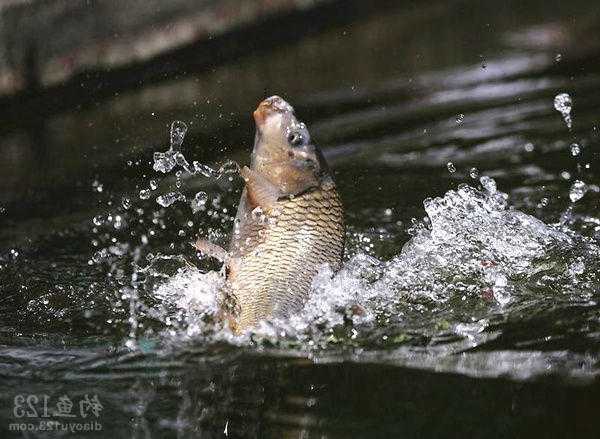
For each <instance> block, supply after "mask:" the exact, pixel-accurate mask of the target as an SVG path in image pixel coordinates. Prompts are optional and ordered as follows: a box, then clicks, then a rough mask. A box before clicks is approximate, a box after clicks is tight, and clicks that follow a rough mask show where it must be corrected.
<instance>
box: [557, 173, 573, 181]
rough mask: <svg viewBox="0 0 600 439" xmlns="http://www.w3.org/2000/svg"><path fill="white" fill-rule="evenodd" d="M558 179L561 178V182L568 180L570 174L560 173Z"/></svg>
mask: <svg viewBox="0 0 600 439" xmlns="http://www.w3.org/2000/svg"><path fill="white" fill-rule="evenodd" d="M560 178H562V179H563V180H570V179H571V173H570V172H568V171H562V172H561V173H560Z"/></svg>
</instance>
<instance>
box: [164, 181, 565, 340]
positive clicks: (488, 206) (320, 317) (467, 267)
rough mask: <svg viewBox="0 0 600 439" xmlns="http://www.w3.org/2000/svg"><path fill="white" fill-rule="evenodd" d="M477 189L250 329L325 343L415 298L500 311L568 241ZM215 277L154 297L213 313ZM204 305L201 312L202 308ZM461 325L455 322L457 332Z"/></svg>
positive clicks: (431, 209)
mask: <svg viewBox="0 0 600 439" xmlns="http://www.w3.org/2000/svg"><path fill="white" fill-rule="evenodd" d="M481 183H482V186H483V187H484V190H483V191H482V190H477V189H475V188H473V187H471V186H468V185H461V186H460V187H459V188H458V189H457V190H452V191H449V192H448V193H446V195H445V196H444V197H441V198H434V199H428V200H426V201H425V202H424V205H425V210H426V212H427V216H428V218H427V220H426V221H424V222H422V223H419V224H418V225H417V226H416V227H414V228H413V238H412V239H411V240H410V241H409V242H407V243H406V245H405V246H404V248H403V249H402V251H401V253H400V254H399V255H397V256H396V257H394V258H393V259H392V260H390V261H388V262H382V261H380V260H378V259H376V258H374V257H371V256H367V255H364V254H357V255H355V256H353V257H352V258H351V259H350V260H349V261H347V262H346V263H345V264H344V266H343V268H342V269H341V270H340V271H339V272H338V273H337V274H335V275H334V274H333V273H332V271H331V269H330V268H329V267H327V266H325V267H323V269H322V270H321V271H320V272H319V274H318V275H317V277H316V278H315V279H314V281H313V286H312V292H311V295H310V298H309V300H308V301H307V303H306V305H305V307H304V309H303V311H302V312H300V313H297V314H295V315H293V316H291V317H289V318H287V319H275V320H273V321H271V322H263V324H261V325H259V327H258V328H256V329H255V330H254V331H253V332H254V333H256V334H260V335H261V336H264V337H267V338H269V339H271V340H273V339H279V338H280V337H282V336H283V337H284V338H289V337H292V338H295V339H297V340H300V341H304V342H307V343H308V344H309V345H310V344H311V343H324V342H325V343H326V340H329V338H328V337H330V336H331V334H332V331H334V329H335V328H336V327H339V326H342V325H348V324H350V325H351V326H352V327H355V326H357V325H358V326H360V325H372V324H374V322H375V321H376V320H377V319H378V318H380V317H381V315H388V316H396V317H399V316H400V315H401V313H400V314H399V311H398V308H397V307H398V306H399V304H404V305H406V304H407V303H408V304H410V303H419V302H420V301H422V300H423V299H426V300H430V301H433V303H437V304H440V306H441V305H443V304H444V303H446V302H448V301H450V300H453V299H454V300H455V299H456V298H457V297H462V298H463V299H462V300H465V299H468V300H471V299H472V300H477V301H479V302H482V303H487V304H489V305H490V306H491V305H494V304H495V306H500V307H504V306H507V305H508V304H510V303H511V302H512V300H513V298H514V294H515V291H517V289H518V288H519V285H520V282H522V281H523V279H524V278H526V277H528V276H534V275H535V274H536V273H538V272H541V271H543V270H547V269H548V264H549V263H548V261H547V255H548V252H549V251H551V250H552V249H554V248H557V247H559V248H561V249H563V250H568V249H569V248H570V247H571V246H572V240H571V238H570V237H569V235H567V234H565V233H563V232H562V231H560V230H558V229H555V228H554V227H551V226H548V225H546V224H544V223H543V222H541V221H540V220H538V219H536V218H534V217H532V216H529V215H526V214H524V213H522V212H519V211H516V210H512V209H508V208H507V207H506V198H507V195H506V194H504V193H502V192H499V191H498V190H497V189H496V183H495V181H494V180H493V179H491V178H489V177H485V176H484V177H481ZM222 281H223V280H222V278H219V277H215V273H212V274H211V273H208V274H199V273H194V270H193V269H192V270H191V271H187V272H185V273H182V274H178V275H177V276H175V277H174V278H173V279H171V280H169V281H167V283H166V284H165V285H163V286H161V289H160V291H162V293H161V295H162V296H163V297H168V295H166V294H165V293H164V292H166V291H169V292H170V294H174V295H177V297H178V298H177V304H178V305H180V306H183V307H184V308H185V309H187V307H188V304H189V302H190V301H195V304H196V305H195V309H196V310H197V309H200V308H202V307H204V308H206V309H212V310H214V309H216V308H215V305H214V303H215V302H214V300H215V299H214V296H211V294H213V293H215V292H216V291H218V288H219V287H218V286H217V284H218V285H222ZM209 296H210V297H209ZM204 300H206V303H204V302H203V301H204ZM204 308H203V309H204ZM206 309H205V310H204V311H202V313H206V312H209V311H206ZM486 324H487V323H486ZM457 325H458V324H457ZM481 325H483V326H485V324H483V323H481V322H479V323H478V326H477V328H478V331H481V330H482V326H481ZM358 326H357V327H358ZM467 326H468V327H469V328H470V327H471V326H472V325H471V326H469V325H467ZM467 326H465V325H463V326H456V327H455V329H456V331H457V334H458V333H459V332H460V331H459V329H460V330H461V328H463V329H464V328H466V327H467ZM186 331H187V330H186ZM194 331H196V332H197V328H196V329H194ZM352 331H354V333H355V334H358V332H356V330H355V329H352ZM463 332H464V331H463ZM458 335H460V334H458ZM353 336H354V335H353ZM315 340H316V341H315ZM324 340H325V341H324Z"/></svg>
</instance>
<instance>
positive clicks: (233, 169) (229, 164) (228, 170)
mask: <svg viewBox="0 0 600 439" xmlns="http://www.w3.org/2000/svg"><path fill="white" fill-rule="evenodd" d="M239 171H240V166H239V165H238V164H237V163H236V162H234V161H233V160H227V161H226V162H225V163H223V165H222V166H221V167H220V168H219V171H218V174H219V177H221V176H222V175H227V174H236V173H238V172H239Z"/></svg>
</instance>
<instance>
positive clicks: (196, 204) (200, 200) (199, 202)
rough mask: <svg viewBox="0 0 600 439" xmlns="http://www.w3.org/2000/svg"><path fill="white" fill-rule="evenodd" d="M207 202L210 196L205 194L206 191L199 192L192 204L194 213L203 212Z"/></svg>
mask: <svg viewBox="0 0 600 439" xmlns="http://www.w3.org/2000/svg"><path fill="white" fill-rule="evenodd" d="M207 201H208V194H207V193H206V192H204V191H200V192H197V193H196V195H195V196H194V199H193V200H192V203H191V207H192V212H193V213H196V212H198V211H199V210H201V209H202V208H203V207H204V206H205V205H206V202H207Z"/></svg>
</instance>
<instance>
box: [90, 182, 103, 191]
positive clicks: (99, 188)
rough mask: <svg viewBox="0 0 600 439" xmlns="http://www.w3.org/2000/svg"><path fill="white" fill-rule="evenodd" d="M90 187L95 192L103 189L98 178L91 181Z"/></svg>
mask: <svg viewBox="0 0 600 439" xmlns="http://www.w3.org/2000/svg"><path fill="white" fill-rule="evenodd" d="M92 187H93V188H94V190H95V191H96V192H102V191H103V190H104V186H103V185H102V183H100V182H99V181H98V180H94V181H93V182H92Z"/></svg>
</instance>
